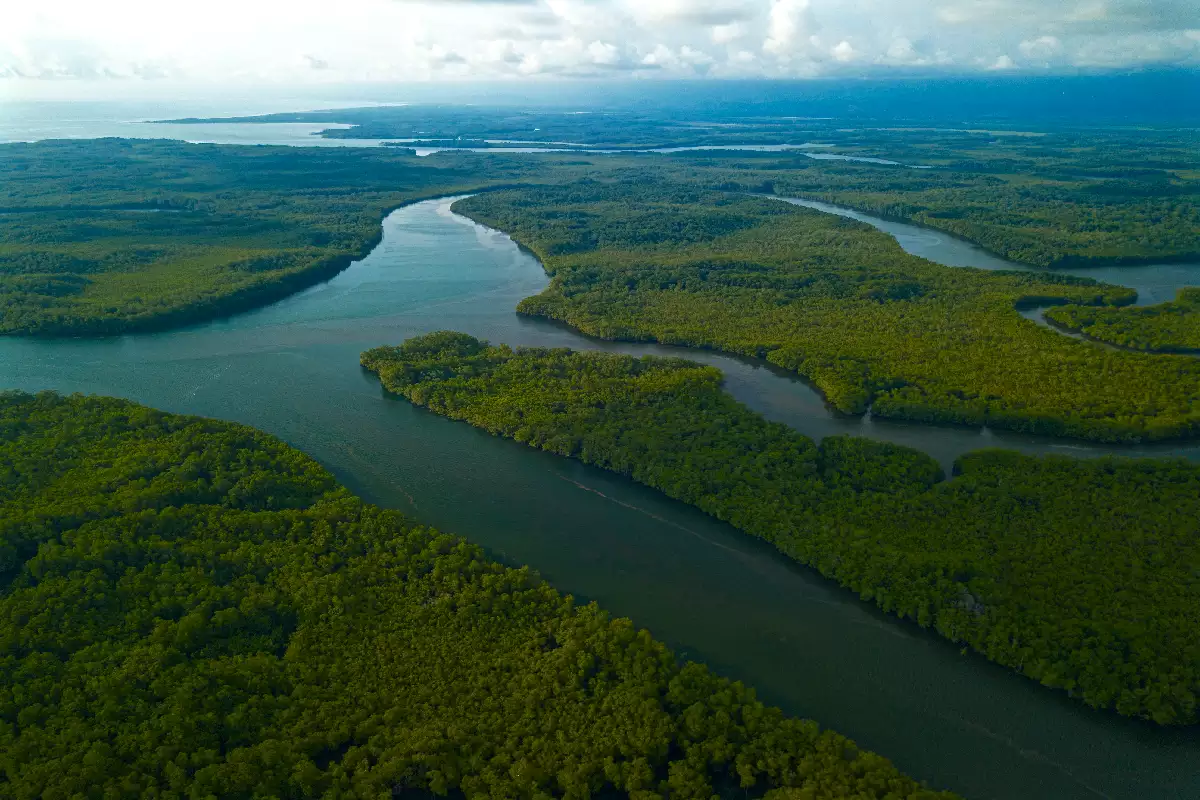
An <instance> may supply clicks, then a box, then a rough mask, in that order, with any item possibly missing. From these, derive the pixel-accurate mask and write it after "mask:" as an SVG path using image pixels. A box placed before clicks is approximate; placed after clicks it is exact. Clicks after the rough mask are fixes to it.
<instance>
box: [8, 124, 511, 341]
mask: <svg viewBox="0 0 1200 800" xmlns="http://www.w3.org/2000/svg"><path fill="white" fill-rule="evenodd" d="M0 150H2V152H3V157H0V333H36V334H70V335H78V334H87V335H95V334H109V333H117V332H124V331H128V330H137V329H145V328H153V327H164V326H167V325H171V324H175V325H177V324H181V323H186V322H191V321H195V320H200V319H207V318H211V317H214V316H217V315H220V314H224V313H230V312H233V311H239V310H244V309H246V308H251V307H254V306H257V305H262V304H264V303H267V302H271V301H273V300H277V299H279V298H281V297H284V296H286V295H288V294H290V293H291V292H295V291H297V290H299V289H302V288H304V287H306V286H309V285H311V284H312V283H314V282H316V281H319V280H323V279H327V278H329V277H332V276H333V275H334V274H336V273H337V272H338V271H339V270H341V269H343V268H344V267H346V266H347V265H348V264H349V263H350V261H351V260H352V259H354V258H359V257H361V256H363V255H365V254H366V253H367V252H369V250H370V249H371V247H373V246H374V245H375V244H376V243H377V242H378V241H379V237H380V220H382V218H383V216H384V215H385V213H386V212H387V211H388V210H389V209H392V208H395V207H397V206H399V205H402V204H404V203H408V202H412V201H414V200H419V199H422V198H425V197H431V196H435V195H439V194H447V193H454V192H457V191H460V190H461V189H463V188H469V187H473V188H478V187H481V186H489V185H494V184H496V183H497V182H501V181H511V180H512V179H513V178H514V177H517V176H520V175H522V174H524V171H525V170H524V168H522V167H520V166H517V165H515V164H512V163H509V162H504V161H502V160H499V159H491V160H489V161H487V162H486V163H484V162H482V161H479V162H473V163H466V162H463V161H462V160H461V159H459V160H456V159H455V158H450V157H448V158H442V159H435V160H429V159H417V158H414V157H412V156H411V155H407V154H405V153H403V152H399V151H388V150H384V149H375V150H360V149H343V148H307V149H301V148H294V147H238V146H233V147H230V146H219V145H190V144H184V143H181V142H163V141H132V140H120V139H101V140H93V141H84V142H69V141H58V142H39V143H34V144H10V145H2V146H0Z"/></svg>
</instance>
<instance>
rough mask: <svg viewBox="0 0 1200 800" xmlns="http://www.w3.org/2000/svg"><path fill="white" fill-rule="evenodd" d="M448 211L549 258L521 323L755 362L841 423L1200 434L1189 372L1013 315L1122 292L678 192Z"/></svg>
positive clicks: (517, 196) (476, 201) (549, 190)
mask: <svg viewBox="0 0 1200 800" xmlns="http://www.w3.org/2000/svg"><path fill="white" fill-rule="evenodd" d="M455 209H456V210H458V211H460V212H461V213H464V214H466V215H468V216H470V217H471V218H473V219H475V220H478V221H480V222H482V223H484V224H487V225H490V226H493V227H496V228H499V229H501V230H504V231H506V232H509V233H511V234H512V235H513V236H514V237H515V238H516V239H517V240H518V241H520V242H521V243H522V244H524V245H526V246H528V247H530V248H532V249H533V250H534V251H535V252H536V253H537V254H538V255H539V256H540V257H541V258H542V259H543V262H544V263H545V265H546V268H547V270H549V271H550V273H551V274H552V275H553V280H552V281H551V284H550V286H549V288H548V289H547V290H546V291H545V292H543V293H542V294H540V295H538V296H536V297H532V298H529V299H527V300H525V301H524V302H523V303H522V304H521V305H520V311H521V312H523V313H526V314H531V315H538V316H544V317H549V318H552V319H558V320H562V321H564V322H567V323H569V324H571V325H572V326H574V327H576V328H579V329H580V330H582V331H583V332H585V333H588V334H591V335H594V336H599V337H603V338H609V339H634V340H655V341H659V342H663V343H667V344H679V345H690V346H695V347H706V348H714V349H720V350H724V351H727V352H732V353H737V354H740V355H746V356H757V357H760V358H766V359H767V360H768V361H770V362H772V363H774V364H777V365H779V366H782V367H786V368H788V369H791V370H794V371H796V372H798V373H800V374H801V375H803V376H805V377H806V378H808V379H810V380H812V381H813V382H814V383H815V384H816V385H817V386H818V387H819V388H820V389H821V390H822V391H823V392H824V394H825V396H826V398H827V399H828V401H829V402H830V403H831V404H832V405H833V406H835V407H836V408H837V409H839V410H841V411H844V412H850V413H861V412H863V411H865V410H866V409H867V408H870V409H871V411H872V413H874V414H876V415H878V416H887V417H901V418H907V419H913V420H920V421H936V422H954V423H968V424H976V425H983V424H986V425H991V426H994V427H1001V428H1010V429H1014V430H1021V431H1028V432H1032V433H1042V434H1053V435H1066V436H1076V437H1086V438H1092V439H1099V440H1106V441H1121V440H1138V439H1164V438H1170V437H1179V436H1189V435H1194V434H1195V433H1197V432H1200V362H1197V361H1196V360H1195V359H1190V358H1185V357H1176V356H1147V355H1141V354H1136V353H1127V352H1112V351H1108V350H1105V349H1103V348H1098V347H1095V346H1093V345H1089V344H1087V343H1081V342H1078V341H1074V340H1071V339H1069V338H1067V337H1064V336H1061V335H1059V334H1057V333H1055V332H1054V331H1051V330H1047V329H1046V328H1044V327H1041V326H1038V325H1036V324H1035V323H1033V322H1032V321H1030V320H1026V319H1024V318H1022V317H1021V315H1020V314H1019V313H1017V310H1016V307H1017V306H1021V305H1026V304H1048V303H1056V302H1058V303H1066V302H1071V303H1074V304H1077V305H1096V304H1109V305H1111V304H1117V303H1127V302H1129V301H1131V300H1132V299H1133V294H1132V291H1131V290H1128V289H1124V288H1122V287H1116V286H1109V285H1104V284H1097V283H1095V282H1094V281H1091V280H1088V279H1083V278H1072V277H1069V276H1064V275H1053V274H1038V273H1031V272H988V271H984V270H975V269H960V268H952V267H943V266H940V265H937V264H933V263H931V262H929V261H926V260H924V259H921V258H917V257H915V256H910V255H908V254H906V253H904V252H903V251H902V250H901V249H900V247H899V246H898V245H897V244H896V242H895V240H893V239H892V238H891V237H889V236H888V235H886V234H884V233H882V232H879V231H877V230H874V229H873V228H871V227H870V226H867V225H865V224H862V223H858V222H854V221H851V220H847V219H844V218H841V217H835V216H833V215H830V214H823V213H820V212H816V211H810V210H808V209H803V208H797V207H795V206H791V205H788V204H785V203H781V202H777V201H773V200H769V199H761V198H755V197H746V196H744V195H740V194H735V193H726V192H714V191H704V190H700V189H697V188H694V186H689V185H680V184H670V183H663V182H659V183H658V184H657V185H653V186H647V185H646V184H645V183H643V182H637V181H628V180H626V181H622V182H620V183H608V182H598V181H590V180H587V181H579V182H576V183H572V184H570V185H566V186H559V187H542V188H536V189H520V190H507V191H498V192H489V193H486V194H481V195H477V196H475V197H472V198H469V199H467V200H463V201H459V202H458V203H456V204H455Z"/></svg>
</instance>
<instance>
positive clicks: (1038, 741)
mask: <svg viewBox="0 0 1200 800" xmlns="http://www.w3.org/2000/svg"><path fill="white" fill-rule="evenodd" d="M449 206H450V202H449V201H447V200H440V201H431V202H427V203H421V204H418V205H414V206H410V207H408V208H405V209H401V210H400V211H397V212H395V213H393V214H392V215H391V216H389V217H388V219H387V220H386V221H385V223H384V231H385V235H384V239H383V241H382V243H381V244H380V245H379V246H378V247H377V248H376V249H375V250H374V251H373V252H372V253H371V254H370V256H368V257H367V258H366V259H364V260H362V261H361V262H358V263H356V264H355V265H353V266H352V267H350V268H349V269H347V270H346V271H345V272H343V273H341V274H340V275H338V276H337V277H336V278H334V279H333V280H331V281H329V282H328V283H325V284H322V285H319V286H316V287H313V288H311V289H309V290H307V291H305V292H303V293H301V294H298V295H295V296H292V297H290V298H288V299H286V300H284V301H281V302H279V303H277V304H275V305H272V306H269V307H267V308H263V309H260V310H257V311H254V312H251V313H247V314H243V315H239V316H236V317H232V318H230V319H226V320H221V321H217V322H213V323H209V324H205V325H200V326H196V327H193V328H189V329H185V330H178V331H173V332H166V333H158V334H147V335H136V336H123V337H116V338H111V339H101V340H96V339H67V340H30V339H19V338H2V339H0V386H11V387H18V388H23V389H27V390H37V389H46V388H50V389H57V390H60V391H64V392H72V391H80V392H95V393H102V394H109V395H116V396H123V397H129V398H132V399H134V400H137V401H139V402H142V403H147V404H149V405H152V406H156V407H159V408H163V409H166V410H169V411H175V412H185V413H198V414H205V415H208V416H214V417H219V418H223V419H230V420H237V421H239V422H244V423H247V424H250V425H254V426H256V427H258V428H261V429H263V430H266V431H269V432H271V433H273V434H275V435H277V436H280V437H281V438H283V439H284V440H286V441H288V442H289V443H291V444H294V445H296V446H297V447H300V448H302V449H303V450H305V451H307V452H309V453H311V454H312V455H314V456H315V457H316V458H318V459H319V460H321V462H322V463H324V464H326V465H327V466H329V467H330V468H331V469H332V470H333V471H334V472H335V473H336V474H337V475H338V477H339V478H340V479H342V480H343V481H344V482H345V483H346V484H347V485H348V486H350V487H351V488H352V489H354V490H355V491H357V492H359V493H360V494H362V495H363V496H364V497H365V498H367V499H368V500H371V501H373V502H378V503H381V504H384V505H388V506H392V507H396V508H400V509H402V510H404V511H406V512H408V513H410V514H412V515H413V516H415V517H417V518H418V519H421V520H422V521H425V522H428V523H430V524H434V525H437V526H439V527H441V528H443V529H445V530H448V531H453V532H455V533H459V534H462V535H464V536H466V537H468V538H470V539H471V540H472V541H474V542H477V543H479V544H481V545H484V546H485V547H487V548H488V549H489V550H490V551H491V552H492V553H494V554H495V555H497V556H498V557H501V558H504V559H508V560H510V561H512V562H516V563H525V564H530V565H532V566H534V567H535V568H537V569H538V570H540V571H541V572H542V574H543V575H545V577H546V578H547V579H549V580H550V581H551V582H552V583H553V584H554V585H555V586H557V587H558V588H560V589H562V590H564V591H568V592H573V593H575V594H576V595H577V596H579V597H581V598H584V599H594V600H597V601H599V602H600V603H601V604H602V605H603V606H604V607H605V608H607V609H609V610H611V611H612V612H614V613H616V614H619V615H626V616H630V617H631V618H632V619H633V620H634V621H635V622H636V623H637V624H639V625H641V626H645V627H647V628H649V629H650V630H651V631H652V632H653V633H654V634H655V635H656V636H658V637H659V638H661V639H662V640H664V641H666V642H667V643H669V644H671V645H672V646H674V647H676V648H678V649H679V650H680V652H682V653H683V654H684V655H686V656H688V657H691V658H695V659H698V660H702V661H704V662H706V663H708V664H709V665H711V666H713V667H714V668H715V669H717V670H718V671H720V672H722V673H724V674H727V675H730V676H732V677H736V678H739V679H742V680H744V681H746V682H747V683H749V684H750V685H752V686H754V687H756V688H757V689H758V690H759V691H760V694H761V696H762V697H763V698H764V699H765V700H767V701H769V702H771V703H775V704H778V705H780V706H782V707H783V708H785V709H786V710H787V711H788V712H790V713H793V714H799V715H805V716H812V717H813V718H815V719H818V720H820V721H821V722H823V723H824V724H827V725H829V726H831V727H835V728H837V729H838V730H840V731H842V732H844V733H846V734H847V735H849V736H852V737H854V738H856V739H857V740H858V741H859V742H860V743H861V744H862V745H863V746H865V747H868V748H871V749H874V750H877V751H879V752H881V753H883V754H885V755H886V756H888V757H889V758H891V759H893V760H894V761H895V762H896V763H897V764H898V765H899V766H900V767H901V768H902V769H904V770H906V771H908V772H910V773H912V774H914V775H916V776H918V777H919V778H922V779H925V780H928V781H930V782H931V783H932V784H934V785H936V786H939V787H946V788H952V789H955V790H957V791H959V792H961V793H963V794H965V795H966V796H967V797H970V798H976V800H987V799H994V800H1029V799H1030V798H1053V799H1054V800H1075V799H1076V798H1079V799H1080V800H1082V799H1084V798H1113V799H1114V800H1116V799H1117V798H1120V799H1122V800H1125V799H1128V800H1144V798H1194V797H1200V736H1198V735H1197V732H1196V731H1195V730H1194V729H1193V730H1188V731H1164V730H1160V729H1157V728H1154V727H1152V726H1150V725H1144V724H1139V723H1134V722H1130V721H1127V720H1122V719H1119V718H1116V717H1115V716H1112V715H1109V714H1100V713H1095V712H1091V711H1088V710H1087V709H1085V708H1082V707H1080V706H1079V705H1078V704H1076V703H1074V702H1073V701H1070V700H1069V699H1067V698H1066V697H1064V696H1062V695H1060V694H1057V693H1054V692H1051V691H1049V690H1045V689H1043V688H1041V687H1039V686H1037V685H1036V684H1034V683H1032V682H1031V681H1028V680H1025V679H1022V678H1019V677H1017V676H1016V675H1013V674H1011V673H1010V672H1008V671H1007V670H1004V669H1002V668H1000V667H996V666H995V665H992V664H989V663H987V662H986V661H984V660H983V659H981V658H978V657H976V656H972V655H962V654H960V652H959V650H958V649H957V648H955V647H953V646H951V645H949V644H948V643H946V642H944V641H942V640H941V639H939V638H937V637H935V636H932V635H928V634H926V633H924V632H922V631H920V630H919V629H916V628H914V627H913V626H911V625H910V624H907V623H903V622H900V621H898V620H895V619H892V618H890V617H888V616H886V615H883V614H881V613H879V612H878V611H876V610H875V609H874V608H873V607H871V606H868V605H866V604H863V603H861V602H860V601H859V600H858V599H857V598H856V597H855V596H854V595H852V594H851V593H849V592H845V591H842V590H840V589H838V588H837V587H836V586H834V585H831V584H830V583H829V582H828V581H826V580H824V579H822V578H820V577H819V576H816V575H815V574H813V573H812V572H810V571H808V570H805V569H803V568H801V567H799V566H797V565H795V564H793V563H791V562H790V561H788V560H786V559H784V558H782V557H780V556H779V555H778V554H776V553H775V552H774V551H772V550H771V549H770V548H768V547H766V546H765V545H762V544H761V543H758V542H756V541H754V540H752V539H750V538H749V537H747V536H745V535H744V534H741V533H738V532H737V531H735V530H733V529H731V528H729V527H728V526H726V525H723V524H721V523H719V522H717V521H716V520H713V519H711V518H708V517H706V516H704V515H703V514H701V513H700V512H698V511H696V510H695V509H692V508H690V507H687V506H684V505H682V504H679V503H675V502H673V501H670V500H668V499H666V498H665V497H663V496H662V495H660V494H659V493H657V492H654V491H652V490H649V489H645V488H644V487H639V486H637V485H634V484H632V483H630V482H628V481H626V480H623V479H621V478H619V477H617V476H614V475H611V474H608V473H605V472H603V471H600V470H597V469H593V468H589V467H586V466H584V465H581V464H578V463H575V462H572V461H570V460H567V459H562V458H558V457H555V456H550V455H547V454H544V453H539V452H535V451H533V450H530V449H528V448H525V447H524V446H522V445H519V444H517V443H515V442H510V441H505V440H501V439H497V438H493V437H491V436H489V435H487V434H486V433H483V432H481V431H478V430H476V429H473V428H471V427H469V426H467V425H465V424H463V423H459V422H452V421H450V420H446V419H444V418H442V417H438V416H436V415H434V414H432V413H429V412H427V411H423V410H421V409H417V408H413V407H412V406H411V405H410V404H408V403H407V402H405V401H402V400H398V399H395V398H390V397H387V396H385V395H384V394H383V392H382V391H381V389H380V387H379V384H378V381H377V380H376V379H375V378H374V376H370V375H367V374H365V373H364V372H363V371H362V370H361V369H360V368H359V366H358V354H359V352H360V351H362V350H363V349H366V348H369V347H374V346H377V345H380V344H394V343H397V342H399V341H401V340H403V339H404V338H407V337H409V336H413V335H416V334H420V333H424V332H428V331H431V330H438V329H455V330H462V331H467V332H469V333H472V334H474V335H477V336H480V337H483V338H487V339H490V340H492V341H495V342H508V343H512V344H531V345H532V344H536V345H547V346H562V345H567V346H573V347H576V348H603V349H607V350H614V351H622V352H633V353H664V354H666V353H669V354H679V353H680V352H681V351H679V350H677V349H673V348H662V347H653V346H640V345H637V346H635V345H618V344H604V343H597V342H594V341H591V340H588V339H584V338H583V337H580V336H578V335H577V334H575V333H573V332H571V331H569V330H568V329H566V328H563V327H561V326H557V325H553V324H550V323H545V322H539V321H535V320H527V319H522V318H519V317H517V316H516V314H514V313H513V309H514V307H515V306H516V304H517V303H518V302H519V301H520V300H521V299H522V298H524V297H526V296H528V295H530V294H534V293H536V292H538V291H540V290H541V289H542V288H543V287H544V286H545V285H546V277H545V275H544V273H543V271H542V269H541V268H540V265H539V264H538V263H537V262H536V260H535V259H533V258H532V257H531V256H529V255H528V254H526V253H524V252H522V251H521V250H519V249H518V248H517V247H516V245H515V244H513V242H512V241H511V240H510V239H508V238H507V237H506V236H504V235H502V234H500V233H497V232H494V231H489V230H487V229H485V228H482V227H480V226H477V225H475V224H473V223H471V222H470V221H468V220H466V219H464V218H462V217H458V216H456V215H454V214H453V213H451V211H450V208H449ZM1081 346H1083V345H1081ZM685 352H686V353H687V354H689V355H690V356H691V357H693V358H696V359H697V360H701V361H704V362H706V363H711V364H715V365H717V366H719V367H720V368H721V369H723V370H725V371H726V374H727V375H728V386H729V388H730V390H731V391H732V392H733V393H734V394H735V395H736V396H737V397H739V398H740V399H742V400H743V401H745V402H747V403H748V404H750V405H751V406H753V407H754V408H757V409H759V410H760V411H762V412H764V413H765V414H767V415H768V416H771V417H772V418H774V419H779V420H783V421H786V422H789V423H790V424H792V425H794V426H795V427H797V428H798V429H800V430H802V431H804V432H806V433H810V434H811V435H814V436H817V437H819V436H823V435H827V434H829V433H835V432H853V433H857V434H862V435H871V436H875V437H878V438H883V439H888V440H891V441H900V442H904V443H908V444H912V445H914V446H917V447H922V448H923V449H926V450H927V451H929V452H933V453H935V454H937V455H938V456H939V458H942V459H943V460H945V459H946V458H950V457H953V455H955V454H957V453H960V452H965V451H966V450H969V449H973V448H974V447H978V446H982V445H988V444H1003V445H1005V446H1014V447H1017V448H1019V449H1024V450H1026V451H1027V452H1059V451H1065V452H1075V451H1073V450H1071V449H1070V448H1074V447H1082V448H1083V450H1082V451H1081V452H1084V453H1089V454H1090V453H1098V452H1104V451H1105V450H1109V451H1112V450H1114V448H1102V447H1091V446H1087V445H1073V444H1071V443H1064V442H1061V441H1056V440H1048V439H1038V438H1036V437H1020V436H1010V435H1007V434H993V433H989V432H987V431H986V430H970V429H964V428H939V427H934V426H923V425H905V424H896V423H884V422H882V421H872V420H869V419H868V420H859V419H848V418H844V417H840V416H838V415H836V414H833V413H831V412H829V411H828V410H827V409H825V408H824V405H823V404H822V402H821V400H820V397H819V396H818V395H817V394H816V393H815V392H813V391H812V390H811V389H809V388H808V387H806V386H805V385H804V384H803V383H801V382H799V381H796V380H793V379H791V378H789V377H787V376H785V375H782V374H779V373H777V372H775V371H773V370H771V369H769V368H766V367H764V366H761V365H757V364H754V363H749V362H743V361H738V360H736V359H730V358H725V357H721V356H718V355H716V354H711V353H695V352H692V351H685ZM1121 452H1145V453H1166V452H1186V453H1189V454H1193V455H1194V454H1195V452H1196V448H1194V447H1191V448H1189V447H1169V446H1161V447H1153V448H1132V449H1122V450H1121Z"/></svg>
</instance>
